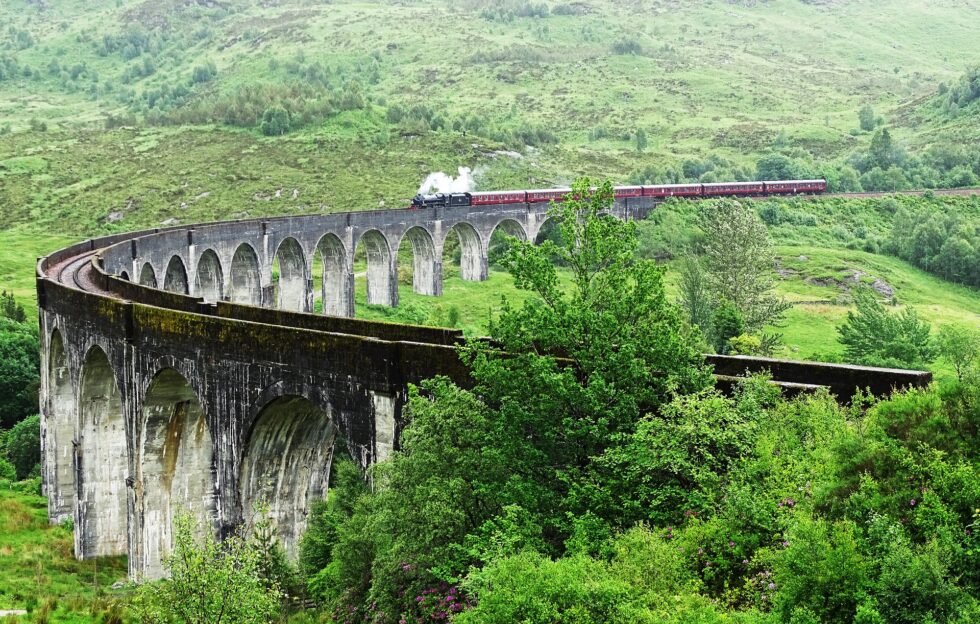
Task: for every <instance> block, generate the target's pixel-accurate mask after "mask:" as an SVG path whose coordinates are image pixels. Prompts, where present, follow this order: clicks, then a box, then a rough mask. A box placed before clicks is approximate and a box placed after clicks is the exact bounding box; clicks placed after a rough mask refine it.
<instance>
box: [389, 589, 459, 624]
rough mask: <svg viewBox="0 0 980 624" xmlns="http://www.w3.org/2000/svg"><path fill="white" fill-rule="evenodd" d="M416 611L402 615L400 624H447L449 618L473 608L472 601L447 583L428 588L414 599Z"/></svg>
mask: <svg viewBox="0 0 980 624" xmlns="http://www.w3.org/2000/svg"><path fill="white" fill-rule="evenodd" d="M415 604H416V609H415V613H414V614H406V615H403V616H402V618H401V620H399V622H400V624H401V623H404V624H408V623H409V622H413V623H416V624H421V623H422V622H448V621H449V620H450V618H451V617H452V616H453V615H455V614H456V613H459V612H460V611H463V610H465V609H470V608H472V607H473V606H474V604H475V603H474V602H473V600H472V599H470V598H467V597H466V596H464V595H463V592H461V591H460V590H459V588H458V587H456V586H453V585H449V584H448V583H440V584H439V585H438V586H436V587H430V588H428V589H425V590H423V591H422V593H421V594H419V595H418V596H416V597H415Z"/></svg>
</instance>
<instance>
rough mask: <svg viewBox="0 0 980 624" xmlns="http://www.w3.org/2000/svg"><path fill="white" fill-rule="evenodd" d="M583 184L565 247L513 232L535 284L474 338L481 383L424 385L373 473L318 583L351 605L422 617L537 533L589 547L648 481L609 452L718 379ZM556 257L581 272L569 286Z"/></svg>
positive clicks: (563, 209) (628, 518) (631, 243)
mask: <svg viewBox="0 0 980 624" xmlns="http://www.w3.org/2000/svg"><path fill="white" fill-rule="evenodd" d="M573 196H575V197H577V199H575V200H573V201H568V202H565V203H563V204H560V205H556V206H555V207H554V208H553V209H552V215H551V216H552V217H553V218H554V219H556V220H557V221H558V223H559V228H560V229H561V236H560V237H558V238H559V239H560V240H561V241H564V242H563V243H562V245H558V244H556V243H554V242H553V241H546V242H545V243H543V244H542V245H540V246H534V245H532V244H530V243H519V242H514V243H513V244H512V246H511V248H510V250H509V251H508V252H507V253H506V255H505V257H504V259H503V260H502V263H503V264H504V265H505V266H507V267H508V269H509V270H510V271H511V273H512V274H513V275H514V278H515V281H516V282H517V284H518V286H520V287H522V288H525V289H527V290H529V291H530V292H532V293H533V294H534V295H535V296H533V297H532V298H531V299H529V300H527V302H526V303H525V304H524V305H523V306H522V307H519V308H515V307H510V306H506V305H505V307H504V311H503V313H502V314H501V315H500V317H499V319H497V321H496V322H495V323H494V328H493V337H494V339H495V344H493V345H487V344H475V345H473V346H471V347H468V348H467V349H466V350H464V352H463V354H462V356H463V357H464V358H465V360H466V361H467V362H468V363H469V364H470V366H471V368H472V374H473V377H474V380H475V381H476V387H475V388H474V390H472V391H469V390H463V389H461V388H458V387H456V386H454V385H453V384H451V383H449V382H447V381H445V380H434V381H431V382H428V383H427V384H425V385H424V387H423V388H422V389H420V390H416V391H415V392H414V394H413V395H412V398H411V400H410V404H409V408H408V411H409V413H410V416H411V419H412V424H411V426H409V427H408V428H406V429H405V431H404V432H403V435H402V438H401V440H402V451H401V452H400V453H398V454H396V455H395V457H394V458H393V459H392V460H391V461H390V462H387V463H386V464H383V465H381V466H380V467H379V468H378V469H377V473H376V474H375V477H374V478H375V480H376V482H378V483H383V484H384V487H383V488H381V489H380V490H379V491H377V492H376V493H374V494H370V495H368V494H363V493H362V494H361V495H360V498H359V500H358V502H357V504H356V505H354V506H353V511H352V512H351V514H350V515H349V517H348V518H346V519H345V520H344V521H343V522H342V523H341V524H340V525H339V527H338V528H337V529H336V531H337V535H338V538H337V541H336V544H335V546H334V548H333V550H332V553H331V556H330V563H329V564H328V565H327V566H326V567H325V568H324V570H323V572H322V573H321V574H319V575H318V576H317V579H316V582H315V583H314V584H313V587H314V590H315V591H316V592H317V593H318V594H319V595H320V597H321V598H322V599H323V600H325V601H326V602H327V604H329V605H332V607H333V608H334V609H336V610H337V612H338V613H344V614H345V617H346V614H349V617H350V618H352V619H353V618H360V617H363V616H365V615H371V617H387V618H393V619H396V618H397V617H400V616H402V615H404V616H405V617H412V618H416V617H422V616H423V615H424V613H428V610H429V606H428V603H427V602H426V597H427V596H430V595H432V593H433V592H435V593H443V594H444V593H445V592H446V591H449V590H452V589H453V587H455V585H456V584H457V583H458V582H459V581H460V580H461V579H462V578H463V576H464V575H465V574H466V572H467V570H468V569H469V568H470V567H472V566H480V565H482V564H484V563H486V562H488V561H490V560H492V559H493V558H494V557H496V556H500V555H506V554H510V553H513V552H516V551H518V550H520V549H522V548H523V547H525V546H527V545H533V546H534V547H535V548H536V549H538V550H540V552H542V553H548V554H551V555H559V554H561V553H563V552H565V550H566V549H567V548H568V544H569V543H576V544H581V545H582V546H581V547H582V548H583V549H584V550H585V551H586V552H588V551H590V550H591V545H592V544H593V543H594V536H596V535H609V534H611V532H612V531H614V530H616V529H617V528H619V527H624V528H625V527H626V526H629V524H631V523H632V521H633V519H632V514H629V515H628V514H626V513H624V512H625V510H626V509H627V508H629V507H632V506H633V503H632V502H631V501H629V500H627V499H626V498H624V497H622V496H620V495H618V494H617V491H619V490H620V489H621V488H619V486H618V485H617V483H620V482H622V481H624V480H625V481H626V482H627V483H629V484H630V485H631V486H633V487H635V488H638V489H639V490H640V491H644V492H646V491H647V490H648V489H649V487H650V486H649V485H644V483H643V479H642V476H641V475H634V476H623V475H618V474H614V471H610V470H608V469H607V468H606V467H605V466H603V465H602V464H601V463H600V462H598V461H597V458H601V457H603V456H605V455H606V454H607V453H608V454H609V459H608V460H607V463H609V464H611V463H614V462H615V461H616V457H617V456H619V455H621V454H623V453H625V452H627V451H626V449H628V448H629V447H630V445H632V444H636V443H637V442H635V441H634V440H633V437H634V436H636V435H649V434H648V433H646V432H641V431H639V430H638V429H637V424H638V422H639V421H640V419H641V418H642V417H643V415H644V414H648V413H650V412H651V410H655V409H657V408H658V406H661V405H664V404H665V403H668V402H670V401H671V397H672V396H673V394H674V393H675V392H684V393H689V392H694V391H698V390H700V389H702V388H704V387H705V385H706V383H707V381H708V377H707V374H706V371H705V370H704V368H703V366H702V365H701V364H700V356H699V355H698V351H697V349H696V348H695V347H696V343H695V342H694V339H693V338H694V337H693V336H689V335H688V334H687V333H686V331H685V329H684V325H683V323H682V321H681V318H680V315H679V314H678V312H677V310H675V309H674V308H673V306H671V305H670V304H669V303H668V301H667V298H666V296H665V293H664V288H663V282H662V269H660V268H658V267H657V266H656V265H655V264H654V263H652V262H650V261H635V260H634V251H635V246H636V236H635V227H634V225H633V224H630V223H623V222H620V221H618V220H616V219H614V218H613V217H611V216H607V215H604V214H602V212H603V210H605V208H606V207H607V206H608V204H609V202H611V199H612V195H611V187H610V186H609V184H608V183H606V184H604V185H601V186H599V187H598V189H596V190H595V191H591V190H590V189H589V184H588V181H587V180H586V181H581V182H579V183H577V184H576V185H575V187H574V190H573ZM556 259H557V260H559V261H560V262H561V263H563V264H564V265H565V266H567V267H569V270H570V271H571V273H572V275H573V281H572V284H573V285H572V288H571V289H570V291H568V292H566V291H564V290H563V289H562V288H560V287H559V283H558V279H557V273H556V267H555V263H554V262H553V261H554V260H556ZM613 345H615V346H613ZM505 354H506V355H505ZM604 492H605V493H604ZM598 499H601V501H602V502H601V504H597V500H598ZM330 513H334V512H330ZM665 513H667V512H666V511H665ZM369 527H370V528H369ZM322 534H323V532H318V535H322ZM416 598H418V599H419V600H416ZM460 600H463V601H464V602H465V599H460ZM455 604H461V603H460V602H459V601H457V602H455ZM369 607H370V608H369ZM460 608H461V607H460Z"/></svg>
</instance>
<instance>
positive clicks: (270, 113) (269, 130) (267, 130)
mask: <svg viewBox="0 0 980 624" xmlns="http://www.w3.org/2000/svg"><path fill="white" fill-rule="evenodd" d="M259 129H260V130H262V134H264V135H266V136H280V135H283V134H286V133H287V132H289V112H287V111H286V109H285V108H283V107H281V106H273V107H271V108H267V109H265V112H264V113H262V122H261V124H260V125H259Z"/></svg>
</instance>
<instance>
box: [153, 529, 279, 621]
mask: <svg viewBox="0 0 980 624" xmlns="http://www.w3.org/2000/svg"><path fill="white" fill-rule="evenodd" d="M201 533H203V537H199V535H200V534H201ZM262 566H263V551H262V549H261V548H260V546H259V545H258V544H257V543H256V542H255V541H254V540H253V539H251V538H246V537H244V536H242V535H234V536H231V537H228V538H225V539H224V541H222V542H220V543H219V542H218V541H217V540H216V539H215V538H214V536H213V535H212V534H211V533H210V531H208V530H204V531H203V532H202V531H201V530H199V527H197V526H195V522H194V520H193V519H192V518H191V517H190V516H189V515H187V514H177V516H176V517H175V518H174V551H173V554H171V555H170V556H169V557H167V558H166V559H164V567H165V568H166V570H167V572H168V573H169V578H166V579H163V580H161V581H156V582H153V583H145V584H144V585H141V586H140V587H139V589H138V590H137V594H136V600H135V602H134V610H135V612H136V615H137V618H138V620H139V621H140V622H141V623H143V624H185V623H188V622H193V623H195V624H222V623H227V624H239V623H241V624H268V623H271V622H275V621H278V617H279V611H280V604H281V598H282V594H281V592H280V590H279V587H278V586H276V585H275V584H270V583H268V582H267V581H266V580H264V579H263V577H262Z"/></svg>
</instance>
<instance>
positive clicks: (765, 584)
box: [749, 570, 776, 606]
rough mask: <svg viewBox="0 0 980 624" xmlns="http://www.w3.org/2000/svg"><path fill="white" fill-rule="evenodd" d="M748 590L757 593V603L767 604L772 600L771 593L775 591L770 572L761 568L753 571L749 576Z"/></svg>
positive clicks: (774, 583)
mask: <svg viewBox="0 0 980 624" xmlns="http://www.w3.org/2000/svg"><path fill="white" fill-rule="evenodd" d="M749 590H750V591H751V592H752V593H757V595H758V597H759V605H760V606H764V605H768V604H769V603H770V602H771V600H772V594H773V592H775V591H776V582H775V581H774V580H772V572H770V571H769V570H763V571H761V572H757V573H755V574H754V575H753V576H752V577H751V578H749Z"/></svg>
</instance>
